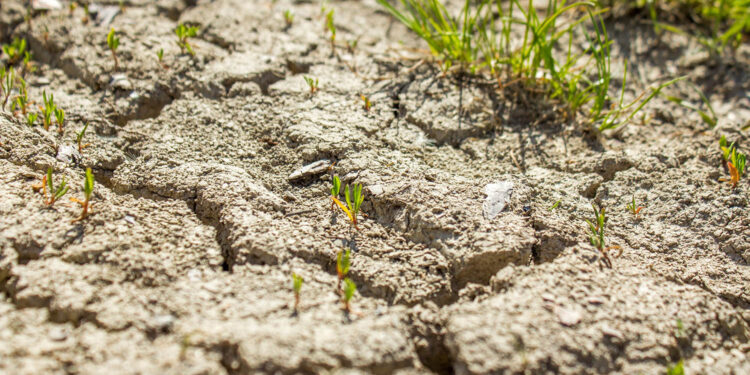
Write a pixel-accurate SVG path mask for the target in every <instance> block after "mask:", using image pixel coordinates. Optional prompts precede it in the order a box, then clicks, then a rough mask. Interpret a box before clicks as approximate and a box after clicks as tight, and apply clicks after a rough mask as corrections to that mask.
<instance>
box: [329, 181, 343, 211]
mask: <svg viewBox="0 0 750 375" xmlns="http://www.w3.org/2000/svg"><path fill="white" fill-rule="evenodd" d="M340 192H341V179H340V178H339V176H333V186H332V187H331V210H332V211H333V210H334V209H335V207H336V201H335V200H336V199H338V197H339V193H340Z"/></svg>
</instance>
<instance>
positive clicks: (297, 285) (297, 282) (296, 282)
mask: <svg viewBox="0 0 750 375" xmlns="http://www.w3.org/2000/svg"><path fill="white" fill-rule="evenodd" d="M304 282H305V280H304V279H303V278H302V276H300V275H297V274H296V273H294V272H292V289H293V290H294V313H295V314H297V313H299V292H300V290H302V283H304Z"/></svg>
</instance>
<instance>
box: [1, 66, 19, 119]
mask: <svg viewBox="0 0 750 375" xmlns="http://www.w3.org/2000/svg"><path fill="white" fill-rule="evenodd" d="M0 75H2V77H3V80H2V88H3V94H4V95H5V97H4V99H3V110H5V106H6V105H7V104H8V98H10V93H11V92H13V85H14V84H15V82H16V72H15V70H14V69H13V67H12V66H11V67H10V68H9V69H8V71H7V72H6V71H5V67H3V68H2V70H0Z"/></svg>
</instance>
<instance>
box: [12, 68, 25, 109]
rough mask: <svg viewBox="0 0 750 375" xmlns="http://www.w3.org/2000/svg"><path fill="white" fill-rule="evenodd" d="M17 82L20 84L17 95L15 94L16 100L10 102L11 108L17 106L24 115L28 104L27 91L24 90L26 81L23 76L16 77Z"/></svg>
mask: <svg viewBox="0 0 750 375" xmlns="http://www.w3.org/2000/svg"><path fill="white" fill-rule="evenodd" d="M18 84H19V85H20V87H19V89H18V95H16V100H15V101H14V102H13V103H12V104H11V110H14V109H15V108H18V109H19V110H20V111H21V114H22V115H23V116H26V111H27V109H26V108H27V107H28V105H29V93H28V91H27V90H26V81H25V80H24V79H23V78H21V77H18Z"/></svg>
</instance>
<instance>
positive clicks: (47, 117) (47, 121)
mask: <svg viewBox="0 0 750 375" xmlns="http://www.w3.org/2000/svg"><path fill="white" fill-rule="evenodd" d="M42 99H43V100H44V108H43V109H42V116H43V117H42V120H43V125H44V130H49V127H50V125H52V115H53V114H54V113H55V109H56V108H57V106H55V98H54V95H52V94H51V93H50V94H49V98H48V97H47V91H42Z"/></svg>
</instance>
